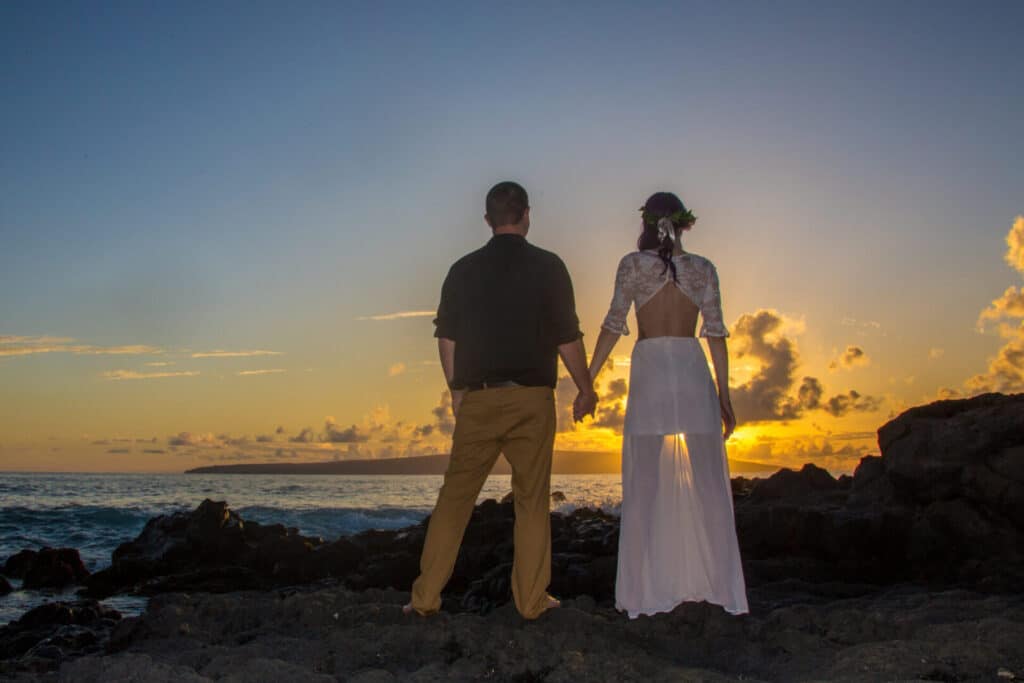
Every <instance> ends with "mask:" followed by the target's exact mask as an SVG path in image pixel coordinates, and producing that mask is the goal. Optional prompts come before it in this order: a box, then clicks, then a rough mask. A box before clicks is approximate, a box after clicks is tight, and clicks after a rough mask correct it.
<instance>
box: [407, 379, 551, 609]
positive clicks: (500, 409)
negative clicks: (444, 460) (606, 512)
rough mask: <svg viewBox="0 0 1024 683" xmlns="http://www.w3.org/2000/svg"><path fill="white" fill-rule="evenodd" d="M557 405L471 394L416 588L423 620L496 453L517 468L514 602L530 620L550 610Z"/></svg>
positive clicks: (540, 391)
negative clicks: (548, 605) (551, 499)
mask: <svg viewBox="0 0 1024 683" xmlns="http://www.w3.org/2000/svg"><path fill="white" fill-rule="evenodd" d="M554 442H555V400H554V392H553V391H552V390H551V388H550V387H498V388H493V389H480V390H477V391H470V392H467V393H466V395H465V397H464V398H463V400H462V405H461V406H460V408H459V415H458V418H457V419H456V421H455V434H454V435H453V437H452V457H451V462H450V463H449V465H448V471H447V472H445V475H444V485H443V486H442V487H441V492H440V494H439V495H438V497H437V506H436V507H435V508H434V513H433V515H432V516H431V517H430V524H429V526H428V527H427V537H426V540H425V541H424V544H423V556H422V557H421V558H420V576H419V578H417V579H416V581H415V582H414V583H413V585H412V606H413V608H415V609H416V610H417V611H418V612H420V613H421V614H429V613H431V612H436V611H437V610H438V609H440V607H441V591H442V590H443V589H444V586H445V584H447V583H448V579H449V578H451V575H452V569H453V568H454V567H455V559H456V557H457V556H458V553H459V546H460V545H461V544H462V536H463V533H464V532H465V530H466V524H467V523H468V522H469V517H470V515H471V514H472V512H473V506H474V505H475V504H476V498H477V495H478V494H479V493H480V489H481V488H482V487H483V485H484V481H485V480H486V479H487V475H488V474H490V472H491V468H492V467H493V466H494V462H495V460H497V459H498V454H499V453H504V454H505V458H506V459H507V460H508V462H509V464H510V465H511V466H512V491H513V493H514V494H515V513H516V522H515V535H514V541H515V559H514V562H513V565H512V596H513V597H514V598H515V603H516V608H517V609H518V610H519V613H520V614H522V615H523V616H524V617H526V618H527V619H535V618H537V617H538V616H540V614H541V613H542V612H544V611H545V609H547V601H548V593H547V589H548V584H549V583H550V582H551V517H550V489H551V451H552V448H553V447H554Z"/></svg>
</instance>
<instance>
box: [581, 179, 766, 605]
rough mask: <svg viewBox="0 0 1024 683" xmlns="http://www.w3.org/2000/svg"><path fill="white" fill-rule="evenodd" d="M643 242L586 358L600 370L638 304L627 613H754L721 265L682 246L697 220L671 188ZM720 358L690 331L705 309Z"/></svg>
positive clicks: (627, 438)
mask: <svg viewBox="0 0 1024 683" xmlns="http://www.w3.org/2000/svg"><path fill="white" fill-rule="evenodd" d="M641 211H642V213H643V232H642V233H641V235H640V239H639V240H638V241H637V251H635V252H632V253H630V254H626V256H624V257H623V258H622V260H621V261H620V262H619V268H618V272H617V274H616V276H615V293H614V295H613V297H612V303H611V307H610V309H609V311H608V315H607V317H606V318H605V320H604V323H603V324H602V325H601V333H600V335H599V336H598V339H597V343H596V345H595V348H594V355H593V358H592V360H591V365H590V375H591V377H592V378H595V379H596V377H597V374H598V373H599V372H600V370H601V367H602V366H603V365H604V363H605V361H606V360H607V359H608V356H609V354H610V353H611V351H612V349H613V348H614V347H615V343H616V342H617V341H618V340H619V336H620V335H623V334H629V329H628V327H627V325H626V314H627V313H628V312H629V308H630V305H631V304H635V305H636V319H637V328H638V341H637V343H636V345H635V346H634V347H633V355H632V361H631V365H630V371H629V397H628V400H627V403H626V418H625V424H624V426H623V430H622V432H623V436H622V520H621V528H620V535H619V560H618V576H617V577H616V582H615V603H616V607H617V608H618V609H620V610H623V611H625V612H626V613H627V614H628V615H629V617H630V618H636V617H637V616H639V615H640V614H654V613H657V612H667V611H670V610H672V609H673V608H674V607H675V606H676V605H678V604H679V603H681V602H684V601H689V600H706V601H708V602H711V603H715V604H718V605H721V606H722V607H724V608H725V609H726V611H728V612H730V613H732V614H742V613H745V612H747V611H748V608H747V596H746V589H745V587H744V582H743V568H742V566H741V565H740V553H739V545H738V543H737V541H736V528H735V519H734V517H733V507H732V489H731V485H730V483H729V466H728V463H727V461H726V455H725V439H727V438H728V437H729V435H730V434H731V433H732V431H733V429H735V427H736V418H735V416H734V413H733V409H732V403H731V401H730V399H729V364H728V353H727V350H726V345H725V338H726V337H727V336H729V333H728V331H727V330H726V329H725V325H724V324H723V322H722V305H721V295H720V293H719V288H718V273H717V272H716V270H715V266H714V264H712V263H711V261H709V260H708V259H706V258H703V257H701V256H697V255H696V254H691V253H688V252H686V251H684V250H683V247H682V243H681V242H680V233H681V232H682V231H684V230H689V229H690V228H691V227H693V224H694V222H695V221H696V218H695V217H694V216H693V214H692V213H690V212H689V211H688V210H687V209H686V207H685V206H684V205H683V203H682V201H680V200H679V198H678V197H676V196H675V195H674V194H671V193H668V192H658V193H657V194H654V195H652V196H651V197H650V199H648V200H647V203H646V204H644V206H643V208H642V209H641ZM698 313H699V314H700V316H701V318H702V324H701V328H700V336H702V337H706V338H707V340H708V347H709V349H710V351H711V359H712V361H713V362H714V366H715V377H716V379H717V381H718V391H717V392H716V391H715V385H714V383H713V382H712V379H711V373H710V372H709V370H708V363H707V358H706V357H705V356H704V352H703V350H702V349H701V346H700V342H699V341H698V340H697V338H696V337H694V331H695V329H696V326H697V315H698Z"/></svg>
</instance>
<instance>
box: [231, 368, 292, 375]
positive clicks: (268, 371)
mask: <svg viewBox="0 0 1024 683" xmlns="http://www.w3.org/2000/svg"><path fill="white" fill-rule="evenodd" d="M282 372H287V370H284V369H283V368H269V369H266V370H240V371H238V372H236V373H235V374H236V375H239V376H241V377H249V376H252V375H276V374H279V373H282Z"/></svg>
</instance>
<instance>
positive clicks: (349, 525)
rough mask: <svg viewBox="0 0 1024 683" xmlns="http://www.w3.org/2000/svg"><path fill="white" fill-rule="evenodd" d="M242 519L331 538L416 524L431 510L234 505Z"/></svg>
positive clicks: (308, 534) (307, 534)
mask: <svg viewBox="0 0 1024 683" xmlns="http://www.w3.org/2000/svg"><path fill="white" fill-rule="evenodd" d="M236 512H238V514H239V515H241V517H242V519H246V520H252V521H254V522H259V523H260V524H278V523H280V524H284V525H285V526H287V527H296V528H297V529H298V530H299V533H300V534H303V535H306V536H320V537H322V538H324V539H328V540H333V539H335V538H337V537H338V536H347V535H350V534H356V533H359V532H360V531H367V530H369V529H401V528H402V527H406V526H412V525H414V524H419V523H420V522H421V521H423V518H424V517H426V516H427V514H429V513H430V510H429V509H421V508H394V507H381V508H338V507H311V508H305V509H302V508H300V509H295V508H279V507H272V506H267V505H249V506H246V507H241V508H237V510H236Z"/></svg>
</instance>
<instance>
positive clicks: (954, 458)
mask: <svg viewBox="0 0 1024 683" xmlns="http://www.w3.org/2000/svg"><path fill="white" fill-rule="evenodd" d="M879 446H880V449H881V455H880V456H876V457H867V458H864V460H862V462H861V464H860V466H859V467H858V468H857V470H856V472H855V474H854V476H853V477H841V478H839V479H835V478H833V477H832V476H831V475H829V474H828V473H827V472H825V471H824V470H821V469H819V468H817V467H815V466H813V465H806V466H805V467H804V468H803V469H802V470H800V471H790V470H783V471H781V472H779V473H777V474H775V475H773V476H772V477H769V478H767V479H753V480H747V479H743V478H737V479H734V480H733V492H734V501H735V508H736V523H737V530H738V532H739V537H740V546H741V552H742V555H743V560H744V572H745V575H746V578H747V583H748V586H749V595H748V597H749V600H750V604H751V613H750V614H748V615H744V616H740V617H733V616H729V615H727V614H726V613H725V612H724V611H722V610H721V609H720V608H718V607H715V606H711V605H706V604H704V603H698V604H693V603H691V604H684V605H682V606H680V607H679V608H677V609H676V610H675V611H674V612H672V613H671V614H665V615H658V616H655V617H650V618H646V617H645V618H641V619H638V620H635V621H630V620H628V619H626V618H625V617H623V616H621V615H619V614H618V613H616V612H615V611H614V609H613V608H612V596H613V590H614V577H615V551H616V547H617V542H618V536H617V534H618V528H617V520H616V519H615V518H614V517H610V516H608V515H605V514H603V513H601V512H597V511H592V510H578V511H576V512H574V513H572V514H570V515H559V514H553V515H552V529H553V573H554V581H553V584H552V592H553V593H555V594H556V595H560V596H561V597H563V598H566V603H565V607H564V608H563V609H560V610H556V611H553V612H551V613H549V614H547V615H545V616H544V617H543V618H542V619H539V620H537V621H536V622H524V621H522V620H521V619H520V618H519V617H518V616H517V615H516V614H515V611H514V609H513V608H512V607H511V605H510V604H509V598H510V596H509V586H508V572H509V569H510V562H511V551H512V547H511V525H512V521H513V506H512V504H510V503H497V502H495V501H487V502H485V503H483V504H481V505H479V506H478V507H477V509H476V511H475V512H474V515H473V519H472V521H471V523H470V527H469V529H468V530H467V534H466V540H465V544H464V547H463V552H462V553H461V555H460V559H459V562H458V564H457V566H456V570H455V574H454V576H453V578H452V582H451V584H450V585H449V592H448V594H447V595H446V600H445V612H444V613H442V614H441V615H438V616H436V617H433V618H430V619H422V618H419V617H405V616H403V615H402V614H401V610H400V605H401V604H402V603H403V602H404V601H405V600H406V599H407V596H408V594H407V593H403V592H401V591H402V590H405V589H407V587H408V585H409V583H410V582H411V580H412V578H414V576H415V573H416V564H417V559H418V554H419V549H420V547H421V546H422V540H423V533H424V526H423V525H418V526H415V527H411V528H408V529H404V530H401V531H390V532H382V531H381V532H366V533H363V534H359V535H357V536H353V537H348V538H341V539H337V540H335V541H332V542H324V541H323V540H321V539H315V538H307V537H303V536H301V535H300V534H298V533H297V531H296V530H295V529H287V528H285V527H283V526H281V525H258V524H255V523H251V522H246V521H245V520H242V519H241V518H240V517H238V515H237V514H236V513H234V512H233V511H231V510H230V509H229V508H228V506H227V505H226V504H224V503H218V502H214V501H204V502H203V503H202V504H201V505H200V506H199V507H198V508H197V509H196V510H195V511H193V512H191V513H178V514H175V515H169V516H162V517H158V518H155V519H153V520H150V522H149V523H148V524H147V526H146V528H145V529H144V530H143V531H142V533H141V534H140V535H139V537H138V538H136V539H134V540H132V541H129V542H127V543H124V544H122V545H121V546H120V547H118V549H117V550H116V551H115V552H114V554H113V558H112V564H111V567H110V568H109V569H105V570H102V571H99V572H96V573H95V574H92V575H88V572H87V571H86V572H85V574H83V573H82V572H83V571H84V568H82V567H80V564H81V563H80V561H77V553H75V552H74V551H73V549H71V550H69V549H61V550H51V551H41V552H22V553H19V554H17V555H15V556H13V557H12V558H9V560H8V561H7V562H6V563H5V565H4V568H3V573H4V574H7V575H8V576H12V577H15V578H18V579H21V580H22V582H23V585H25V586H27V585H32V586H37V587H39V588H40V589H45V588H46V587H47V586H60V585H66V584H68V583H71V584H78V585H81V586H82V589H81V591H80V593H81V596H82V597H81V599H80V600H79V601H77V602H75V603H51V604H48V605H44V606H42V607H40V608H37V609H35V610H32V611H31V612H28V613H26V614H25V615H24V616H23V617H22V618H21V620H19V621H18V622H15V623H13V624H11V625H8V626H6V627H2V628H0V675H5V676H7V677H11V678H15V679H33V680H36V679H39V680H75V681H90V680H147V681H148V680H169V681H170V680H174V681H179V680H181V681H188V680H206V679H210V680H222V679H223V680H237V681H247V680H253V681H261V680H267V681H270V680H274V681H277V680H366V681H378V680H379V681H386V680H393V679H396V678H397V679H402V680H405V679H408V680H442V679H445V680H448V679H455V680H476V679H486V680H509V681H533V680H545V681H547V680H550V681H557V680H568V679H569V678H570V677H571V678H582V679H583V680H707V681H715V680H739V679H742V680H755V679H760V680H863V681H878V680H933V681H934V680H940V681H962V680H1013V679H1014V678H1016V677H1024V645H1022V644H1024V593H1022V591H1021V588H1020V586H1021V585H1022V584H1021V581H1022V580H1024V395H1014V396H1003V395H998V394H990V395H985V396H981V397H977V398H974V399H969V400H960V401H942V402H937V403H933V404H930V405H928V406H921V407H918V408H914V409H911V410H909V411H907V412H906V413H904V414H903V415H900V416H899V417H898V418H896V419H895V420H893V421H891V422H889V423H888V424H886V425H885V426H883V427H882V428H881V429H880V430H879ZM124 593H132V594H140V595H150V596H153V597H152V598H151V599H150V604H149V607H148V609H147V610H146V612H145V613H144V614H143V615H141V616H139V617H130V618H121V615H119V614H117V613H116V612H115V611H113V610H109V609H106V608H103V607H102V606H100V605H99V604H98V603H97V602H96V598H102V597H105V596H109V595H113V594H124ZM0 599H2V598H0Z"/></svg>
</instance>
